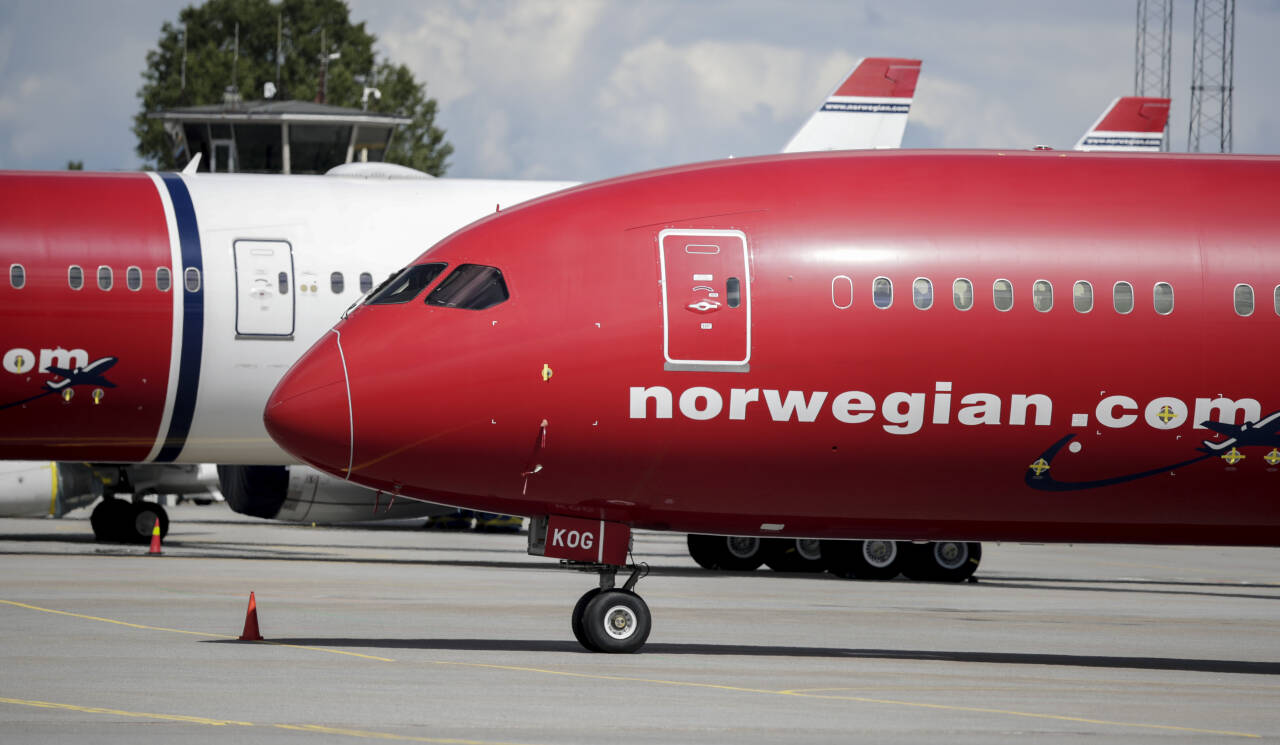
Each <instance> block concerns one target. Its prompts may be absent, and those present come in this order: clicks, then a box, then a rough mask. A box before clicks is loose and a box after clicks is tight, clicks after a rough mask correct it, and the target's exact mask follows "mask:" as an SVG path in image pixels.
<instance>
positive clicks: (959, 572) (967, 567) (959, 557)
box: [924, 541, 982, 582]
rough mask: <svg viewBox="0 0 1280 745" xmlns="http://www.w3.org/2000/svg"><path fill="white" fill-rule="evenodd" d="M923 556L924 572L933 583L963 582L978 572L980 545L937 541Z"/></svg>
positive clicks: (980, 557) (980, 553) (980, 555)
mask: <svg viewBox="0 0 1280 745" xmlns="http://www.w3.org/2000/svg"><path fill="white" fill-rule="evenodd" d="M928 548H929V550H928V551H927V552H925V554H924V561H925V566H926V570H925V571H926V572H927V573H928V575H929V578H930V579H932V580H933V581H935V582H964V581H965V580H967V579H969V578H970V577H972V576H973V573H974V572H976V571H978V564H980V563H981V562H982V544H981V543H976V542H972V541H968V542H966V541H937V542H935V543H930V544H929V546H928Z"/></svg>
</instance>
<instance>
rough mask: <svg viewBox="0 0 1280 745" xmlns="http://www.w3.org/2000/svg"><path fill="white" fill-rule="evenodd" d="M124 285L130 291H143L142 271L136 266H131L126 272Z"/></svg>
mask: <svg viewBox="0 0 1280 745" xmlns="http://www.w3.org/2000/svg"><path fill="white" fill-rule="evenodd" d="M124 283H125V286H127V287H128V288H129V289H130V290H133V291H134V292H137V291H138V290H141V289H142V270H141V269H139V268H138V267H136V266H131V267H129V268H128V269H126V270H125V271H124Z"/></svg>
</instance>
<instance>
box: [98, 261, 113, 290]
mask: <svg viewBox="0 0 1280 745" xmlns="http://www.w3.org/2000/svg"><path fill="white" fill-rule="evenodd" d="M98 289H99V290H110V289H111V267H109V266H100V267H98Z"/></svg>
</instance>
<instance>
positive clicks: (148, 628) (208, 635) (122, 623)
mask: <svg viewBox="0 0 1280 745" xmlns="http://www.w3.org/2000/svg"><path fill="white" fill-rule="evenodd" d="M0 604H3V605H12V606H14V607H15V608H25V609H27V610H34V611H40V612H41V613H53V614H55V615H59V616H70V617H71V618H79V619H81V620H85V621H97V622H99V623H110V624H115V625H116V626H126V627H128V628H131V629H142V630H143V631H167V632H169V633H171V634H188V635H190V636H203V637H206V638H210V639H237V638H239V637H237V636H235V635H234V634H214V633H211V632H208V631H189V630H187V629H171V628H168V627H165V626H148V625H147V624H145V623H130V622H129V621H118V620H116V619H114V618H103V617H102V616H89V615H85V614H84V613H72V612H71V611H65V610H55V609H53V608H41V607H40V606H38V605H29V604H27V603H19V602H18V601H16V600H5V599H3V598H0ZM245 643H246V644H264V645H267V646H271V647H289V648H292V649H305V650H308V651H311V652H325V653H327V654H338V655H343V656H346V657H359V658H360V659H364V660H376V661H378V662H395V660H393V659H391V658H390V657H378V656H377V655H372V654H361V653H360V652H348V651H346V650H343V649H329V648H327V647H308V646H306V645H303V644H283V643H281V642H273V641H271V640H270V639H264V640H262V641H257V642H245Z"/></svg>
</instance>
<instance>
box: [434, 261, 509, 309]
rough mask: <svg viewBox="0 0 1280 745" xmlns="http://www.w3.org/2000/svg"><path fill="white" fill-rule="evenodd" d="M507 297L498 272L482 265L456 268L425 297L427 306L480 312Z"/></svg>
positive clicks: (505, 284) (495, 268)
mask: <svg viewBox="0 0 1280 745" xmlns="http://www.w3.org/2000/svg"><path fill="white" fill-rule="evenodd" d="M508 297H510V294H509V293H508V292H507V283H506V282H505V281H504V280H503V279H502V271H501V270H500V269H498V268H497V267H493V266H484V265H482V264H460V265H459V266H458V268H457V269H454V270H453V272H452V273H451V274H450V275H449V276H447V277H445V278H444V280H443V281H442V282H440V285H439V286H438V287H436V288H435V289H434V290H432V291H431V294H429V295H427V305H442V306H444V307H446V308H462V309H464V310H484V309H485V308H492V307H493V306H495V305H497V304H498V303H501V302H503V301H504V300H506V299H507V298H508Z"/></svg>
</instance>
